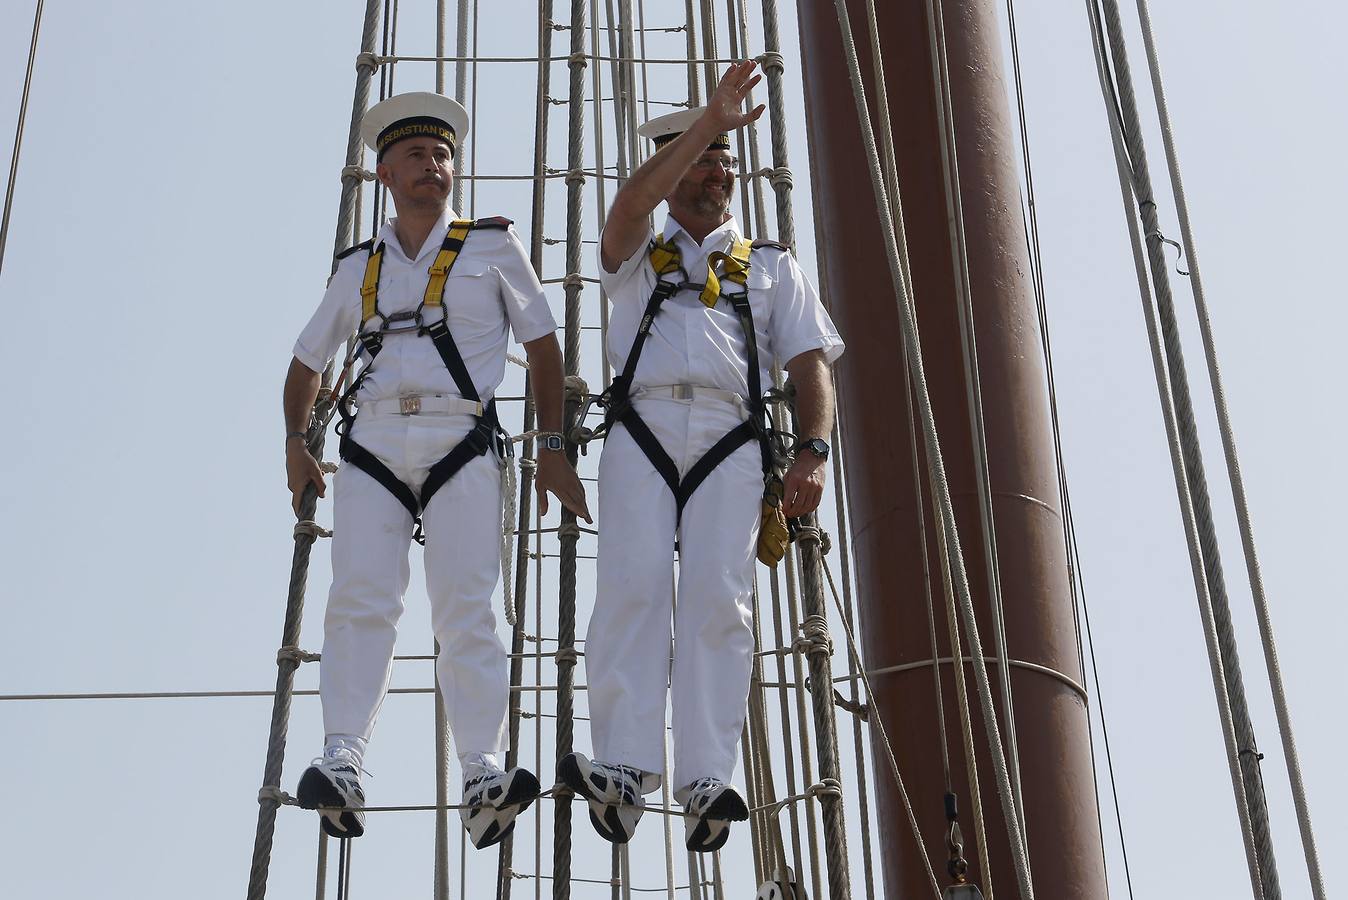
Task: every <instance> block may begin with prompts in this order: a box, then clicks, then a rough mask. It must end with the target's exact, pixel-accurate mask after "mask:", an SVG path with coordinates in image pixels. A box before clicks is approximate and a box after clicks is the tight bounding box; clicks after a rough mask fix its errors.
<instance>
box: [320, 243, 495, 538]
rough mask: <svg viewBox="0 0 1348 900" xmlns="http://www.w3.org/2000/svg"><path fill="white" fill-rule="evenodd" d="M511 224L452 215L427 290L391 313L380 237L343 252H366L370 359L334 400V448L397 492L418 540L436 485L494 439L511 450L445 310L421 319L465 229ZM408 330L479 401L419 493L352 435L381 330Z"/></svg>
mask: <svg viewBox="0 0 1348 900" xmlns="http://www.w3.org/2000/svg"><path fill="white" fill-rule="evenodd" d="M510 224H511V222H510V220H509V219H504V218H490V219H477V220H470V219H455V220H454V221H453V222H451V223H450V226H449V231H448V232H446V234H445V240H444V242H443V243H442V244H441V245H440V252H439V253H438V254H437V255H436V257H435V261H434V262H433V263H431V267H430V270H429V271H430V279H429V280H428V281H427V282H426V293H425V294H424V295H423V296H422V299H421V302H420V303H419V304H417V308H416V309H414V310H410V311H406V312H399V313H393V314H392V315H385V314H383V313H381V312H380V311H379V270H380V267H381V265H382V263H383V259H384V242H383V241H380V242H379V243H378V244H375V242H374V241H367V242H365V243H364V244H360V245H357V246H356V247H353V248H351V250H348V251H345V253H344V254H343V255H346V254H348V253H351V252H354V251H356V250H359V249H365V250H367V251H368V253H369V256H368V258H367V260H366V263H365V280H364V282H363V283H362V285H361V288H360V296H361V313H360V330H359V332H358V333H357V339H358V340H359V341H360V346H361V349H363V350H364V351H365V353H366V355H367V356H368V357H369V361H368V362H367V363H366V365H365V368H364V369H362V370H361V372H360V375H358V376H357V377H356V378H355V379H354V380H353V381H352V382H351V386H350V387H348V388H347V389H346V391H345V392H344V393H343V394H342V399H341V401H340V402H339V403H338V404H337V411H338V413H339V414H340V415H341V418H342V421H341V423H340V424H339V425H338V426H337V433H338V434H339V435H341V443H340V445H339V447H338V453H339V455H340V456H341V458H342V459H343V460H344V461H345V462H349V463H351V465H353V466H355V467H356V468H357V469H360V470H361V471H362V472H364V473H365V474H367V475H369V476H370V477H371V478H373V479H374V480H375V481H378V482H379V483H380V484H382V485H383V486H384V487H385V488H387V489H388V491H389V493H391V494H393V496H394V497H397V498H398V502H400V503H401V504H402V505H403V506H404V507H406V508H407V511H408V512H409V513H411V514H412V520H413V523H414V531H413V537H414V538H415V539H416V541H417V542H418V543H425V536H424V535H423V534H422V529H421V513H422V510H424V509H425V508H426V507H427V505H429V504H430V502H431V498H432V497H434V496H435V492H436V491H438V490H440V488H442V487H444V485H445V484H446V483H447V482H448V481H449V480H450V479H451V478H453V477H454V476H455V474H457V473H458V471H459V470H460V469H462V468H463V467H464V466H465V465H467V464H468V463H469V462H470V461H471V460H473V459H475V458H477V457H479V456H482V455H484V454H486V452H487V451H488V450H490V449H492V448H493V445H494V446H495V449H496V452H497V453H498V454H499V455H506V454H509V453H510V447H511V445H510V440H509V438H508V437H507V436H506V435H505V433H504V431H503V430H502V428H501V425H500V422H499V421H498V419H497V417H496V401H495V400H492V402H490V403H488V404H487V405H486V406H485V407H484V406H483V405H482V398H481V397H479V396H478V393H477V388H476V387H475V386H474V385H473V379H472V378H471V377H470V376H469V374H468V367H467V366H466V365H465V364H464V361H463V356H462V355H461V354H460V353H459V348H458V347H457V346H456V345H455V343H454V337H453V335H451V334H450V333H449V325H448V321H449V317H448V315H447V314H443V313H442V315H441V317H440V319H439V320H438V321H436V322H433V323H431V324H430V325H426V324H425V323H423V322H422V311H423V310H425V309H426V308H428V307H430V308H434V307H441V308H442V309H443V307H444V297H445V282H446V280H447V279H448V277H449V270H450V269H452V268H453V267H454V261H455V260H456V259H458V257H459V252H460V251H461V250H462V249H463V245H464V242H465V241H466V240H467V239H468V235H469V233H470V232H472V231H473V230H474V229H478V228H500V229H504V228H508V227H510ZM374 319H378V320H379V327H377V328H374V329H369V330H367V329H366V326H367V325H368V324H369V323H370V322H371V320H374ZM412 331H415V332H416V334H417V335H418V336H426V337H429V338H430V339H431V343H433V344H434V345H435V349H436V351H437V352H438V353H439V354H440V359H441V360H443V361H444V364H445V368H446V369H448V370H449V374H450V377H451V378H453V379H454V384H455V386H456V387H457V388H458V389H459V395H460V396H461V397H462V398H463V399H464V400H466V401H468V402H469V403H475V404H477V411H476V412H475V413H474V418H475V420H476V421H475V422H474V425H473V429H472V430H471V431H469V432H468V434H467V436H465V437H464V439H463V440H461V441H460V442H459V443H458V444H456V445H455V446H454V448H453V449H451V450H450V451H449V453H447V454H445V457H444V458H443V459H441V460H440V461H439V462H437V463H436V464H435V465H433V466H431V469H430V473H429V474H428V475H427V476H426V482H425V484H423V485H422V487H421V494H420V496H418V495H417V494H415V493H413V491H412V489H411V488H409V487H408V486H407V485H406V484H404V483H403V482H402V481H400V480H399V479H398V476H396V475H394V474H393V472H392V471H391V470H390V469H389V467H388V466H386V465H384V463H383V462H382V461H380V459H379V457H377V456H375V455H374V454H373V453H371V452H370V451H369V450H366V449H365V448H364V447H362V446H361V445H360V444H358V443H356V442H355V441H354V440H353V439H352V437H351V426H352V424H353V423H354V422H355V419H356V413H355V412H352V411H351V401H352V400H353V399H354V398H355V396H356V392H357V391H358V390H360V386H361V384H363V383H364V381H365V376H367V375H369V374H370V370H371V369H372V368H373V367H374V361H375V357H377V356H378V355H379V351H380V349H381V348H382V347H383V346H384V336H385V335H389V334H401V333H406V332H412ZM401 399H402V400H403V401H404V402H403V406H402V411H403V412H405V413H409V414H410V413H414V412H416V411H417V410H418V408H419V403H418V402H417V401H419V398H416V397H408V398H401Z"/></svg>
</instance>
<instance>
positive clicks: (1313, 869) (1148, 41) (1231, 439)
mask: <svg viewBox="0 0 1348 900" xmlns="http://www.w3.org/2000/svg"><path fill="white" fill-rule="evenodd" d="M1137 12H1138V17H1139V19H1140V20H1141V25H1142V40H1143V43H1144V44H1145V45H1146V51H1147V64H1148V68H1149V71H1150V74H1151V85H1152V93H1153V95H1154V96H1155V99H1156V109H1157V112H1158V114H1159V117H1160V124H1161V140H1162V142H1163V143H1164V145H1165V154H1166V162H1167V165H1168V168H1169V172H1170V185H1171V192H1172V194H1173V195H1174V198H1175V208H1176V211H1177V212H1178V215H1179V226H1180V234H1181V239H1182V241H1183V243H1184V253H1185V256H1186V257H1187V260H1188V269H1189V280H1190V283H1191V285H1192V286H1193V296H1194V306H1195V308H1196V309H1197V312H1198V329H1199V332H1200V334H1201V335H1202V338H1203V352H1204V356H1205V357H1206V360H1207V366H1208V378H1209V381H1210V382H1211V384H1212V397H1213V404H1214V406H1215V408H1216V412H1217V424H1218V428H1219V429H1220V431H1221V436H1222V450H1223V452H1224V453H1225V456H1226V466H1227V471H1228V474H1229V477H1230V481H1231V493H1232V497H1233V500H1234V501H1235V507H1236V522H1237V525H1238V526H1239V528H1240V539H1241V546H1242V548H1243V550H1244V553H1245V567H1246V571H1247V574H1248V576H1249V581H1250V591H1251V593H1252V594H1253V596H1254V608H1255V613H1256V617H1257V619H1258V623H1259V636H1260V639H1261V641H1262V644H1263V648H1264V663H1265V667H1266V668H1267V669H1268V680H1269V685H1270V687H1271V688H1272V691H1273V708H1274V711H1275V712H1276V714H1277V717H1278V731H1279V733H1280V734H1281V736H1282V747H1283V758H1284V760H1285V762H1286V765H1287V775H1288V779H1289V781H1290V782H1291V788H1292V802H1293V805H1294V806H1295V808H1296V815H1297V825H1298V827H1299V829H1300V832H1301V846H1302V851H1303V853H1304V855H1305V857H1306V871H1307V874H1308V876H1309V878H1310V883H1311V893H1312V894H1313V896H1314V897H1315V900H1325V886H1324V882H1323V879H1322V877H1321V875H1320V860H1319V855H1318V854H1317V853H1316V849H1315V834H1314V832H1313V831H1312V829H1311V814H1310V808H1309V806H1308V805H1307V802H1306V788H1305V784H1304V783H1303V781H1302V777H1301V762H1300V759H1299V757H1298V756H1297V749H1296V740H1295V738H1294V736H1293V734H1292V719H1291V714H1290V713H1289V711H1288V708H1287V695H1286V692H1285V690H1284V687H1283V680H1282V670H1281V667H1280V666H1279V665H1278V648H1277V645H1276V644H1275V642H1274V639H1273V620H1272V617H1271V616H1270V615H1269V608H1268V599H1267V597H1266V595H1265V593H1264V578H1263V575H1262V574H1261V572H1260V568H1259V555H1258V553H1257V551H1256V549H1255V545H1254V530H1253V528H1252V526H1251V524H1250V510H1249V504H1248V501H1247V499H1246V495H1245V479H1244V477H1243V476H1242V475H1241V471H1240V458H1239V456H1238V455H1237V453H1236V440H1235V432H1234V430H1233V429H1232V427H1231V416H1230V413H1229V411H1228V410H1227V407H1226V391H1225V389H1224V388H1223V385H1222V376H1221V371H1220V369H1219V367H1218V365H1217V350H1216V344H1215V342H1214V340H1213V335H1212V321H1211V319H1210V317H1209V315H1208V305H1207V299H1206V297H1205V296H1204V293H1203V278H1202V274H1201V272H1200V270H1199V265H1198V251H1197V249H1196V248H1195V246H1194V239H1193V229H1192V227H1191V226H1190V223H1189V203H1188V200H1187V198H1186V196H1185V193H1184V181H1183V179H1182V178H1181V177H1180V171H1179V157H1178V155H1177V154H1176V152H1175V139H1174V134H1173V132H1172V129H1171V126H1170V110H1169V107H1168V106H1167V104H1166V99H1165V87H1164V85H1163V84H1162V82H1161V64H1160V61H1159V59H1158V56H1157V52H1156V40H1155V38H1154V36H1153V35H1152V28H1151V14H1150V12H1149V10H1148V7H1147V2H1146V0H1137ZM1255 761H1256V763H1257V758H1256V760H1255Z"/></svg>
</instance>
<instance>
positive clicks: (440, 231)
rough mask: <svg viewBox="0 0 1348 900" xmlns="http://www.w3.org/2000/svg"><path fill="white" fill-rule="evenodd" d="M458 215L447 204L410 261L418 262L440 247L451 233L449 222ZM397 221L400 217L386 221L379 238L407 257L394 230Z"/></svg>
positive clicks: (380, 230)
mask: <svg viewBox="0 0 1348 900" xmlns="http://www.w3.org/2000/svg"><path fill="white" fill-rule="evenodd" d="M458 217H459V214H458V213H456V212H455V211H454V209H453V207H451V206H449V205H448V204H446V205H445V211H444V212H443V213H441V214H440V218H438V219H436V220H435V225H433V226H432V227H431V230H430V233H429V234H427V235H426V241H425V243H423V244H422V245H421V249H420V250H418V251H417V255H416V256H414V257H412V259H411V260H410V262H417V261H418V260H420V259H421V258H422V257H423V256H425V255H426V254H428V253H430V252H431V251H432V250H435V249H437V248H439V246H440V245H441V244H443V243H444V241H445V235H446V234H448V233H449V223H450V222H453V221H454V220H455V219H457V218H458ZM397 221H398V218H397V217H396V216H395V217H393V218H392V219H389V220H388V221H387V222H385V223H384V227H383V228H381V229H379V240H380V242H382V243H385V244H388V245H389V246H390V247H392V248H393V249H394V250H395V251H397V253H398V254H399V255H400V256H404V257H405V256H406V254H404V253H403V247H402V244H401V243H400V242H399V241H398V234H397V232H396V231H394V225H395V224H396V223H397Z"/></svg>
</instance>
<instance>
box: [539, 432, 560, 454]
mask: <svg viewBox="0 0 1348 900" xmlns="http://www.w3.org/2000/svg"><path fill="white" fill-rule="evenodd" d="M538 449H539V450H554V451H558V452H560V451H562V450H565V449H566V441H564V440H562V434H561V432H559V431H540V432H539V433H538Z"/></svg>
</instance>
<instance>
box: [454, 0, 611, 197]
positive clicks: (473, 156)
mask: <svg viewBox="0 0 1348 900" xmlns="http://www.w3.org/2000/svg"><path fill="white" fill-rule="evenodd" d="M478 6H479V4H478V0H473V61H472V62H471V63H469V66H470V68H471V71H472V75H473V104H472V106H471V107H470V110H471V112H470V114H469V115H470V117H471V119H470V121H471V124H470V126H469V127H470V129H471V131H472V133H473V134H474V138H473V148H472V151H471V153H470V157H469V158H470V163H469V177H470V178H471V179H472V184H470V185H469V187H470V188H471V190H470V191H469V192H468V218H470V219H472V218H475V217H476V216H477V145H478V140H477V138H476V135H477V82H478V78H477V38H478V25H479V21H480V17H479V16H478ZM600 171H603V167H600Z"/></svg>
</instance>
